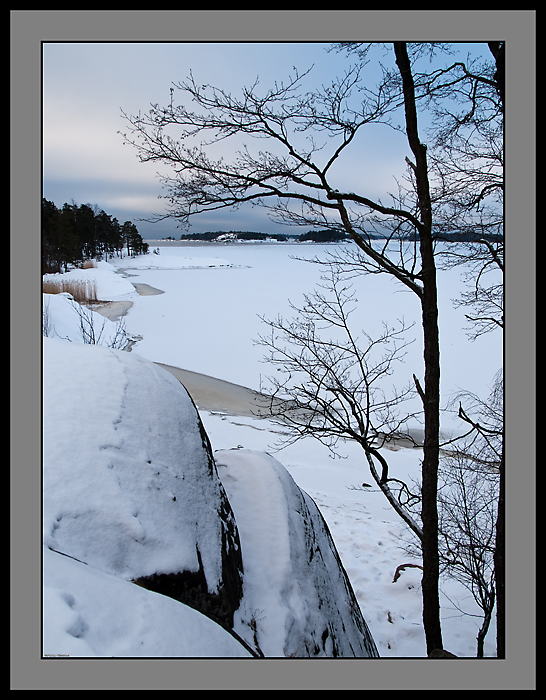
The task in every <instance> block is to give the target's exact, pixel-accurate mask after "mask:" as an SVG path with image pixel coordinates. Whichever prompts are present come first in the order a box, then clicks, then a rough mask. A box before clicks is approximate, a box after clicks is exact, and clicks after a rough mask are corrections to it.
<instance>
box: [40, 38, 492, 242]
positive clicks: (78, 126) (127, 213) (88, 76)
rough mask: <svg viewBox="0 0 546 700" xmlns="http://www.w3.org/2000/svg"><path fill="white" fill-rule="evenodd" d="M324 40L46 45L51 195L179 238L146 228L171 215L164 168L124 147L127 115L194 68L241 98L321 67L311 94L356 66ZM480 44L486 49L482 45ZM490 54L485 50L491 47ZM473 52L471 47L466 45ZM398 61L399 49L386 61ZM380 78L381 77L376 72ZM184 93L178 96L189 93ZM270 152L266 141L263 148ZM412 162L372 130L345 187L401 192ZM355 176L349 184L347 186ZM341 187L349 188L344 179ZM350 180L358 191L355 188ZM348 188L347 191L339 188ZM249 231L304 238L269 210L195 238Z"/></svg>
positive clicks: (46, 158) (398, 143)
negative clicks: (161, 174) (158, 216)
mask: <svg viewBox="0 0 546 700" xmlns="http://www.w3.org/2000/svg"><path fill="white" fill-rule="evenodd" d="M331 46H332V45H331V44H327V43H318V42H305V43H298V42H289V43H280V42H268V43H252V42H248V43H246V42H244V43H237V42H205V43H191V42H180V43H168V42H165V43H154V42H141V43H132V42H123V43H119V42H109V43H103V42H44V44H43V88H42V90H43V92H42V96H43V97H42V99H43V196H44V197H45V198H46V199H48V200H50V201H52V202H54V203H55V205H56V206H57V207H59V208H60V207H62V205H63V204H64V203H65V202H68V203H70V202H72V201H74V202H76V203H77V204H91V205H97V206H99V207H100V208H101V209H103V210H104V211H105V212H106V213H107V214H110V215H111V216H115V217H116V218H117V219H118V220H119V221H120V222H121V223H123V222H124V221H126V220H129V221H132V222H133V223H135V224H136V226H137V228H138V230H139V232H140V233H141V235H142V236H143V237H144V238H162V237H166V236H175V237H179V235H180V234H181V233H182V231H181V230H180V229H179V228H177V224H176V222H175V221H173V220H168V221H166V222H162V223H157V224H150V223H146V222H144V221H141V219H142V218H149V217H150V216H151V214H152V213H158V212H161V211H163V202H162V201H161V200H160V199H158V197H159V196H160V195H162V194H164V193H165V191H164V190H163V188H162V186H161V184H160V182H159V180H158V178H157V176H156V173H157V171H158V169H159V168H160V166H159V165H158V164H155V163H154V164H151V163H140V161H139V160H138V157H137V152H136V149H135V148H134V146H131V145H127V144H125V145H124V143H123V138H122V136H121V134H120V133H119V132H123V131H124V130H125V131H126V130H127V126H128V124H127V122H126V121H125V120H124V119H123V116H122V112H124V113H126V114H128V115H135V114H137V113H138V112H143V113H145V112H147V111H148V110H149V107H150V104H153V103H158V104H160V105H165V104H167V103H168V102H169V100H170V88H171V86H172V85H173V83H177V82H181V81H183V80H185V79H186V78H187V77H188V75H189V73H190V71H191V72H192V74H193V75H194V77H195V79H196V81H197V82H200V83H203V84H204V83H208V84H212V85H214V86H218V87H221V88H223V89H225V90H227V91H228V92H233V93H235V94H236V93H237V92H238V91H239V90H240V88H241V87H242V86H248V85H250V84H252V83H253V82H254V80H255V79H256V78H257V77H259V80H260V86H263V89H264V90H265V89H266V88H269V87H271V86H272V85H273V84H274V82H275V81H280V80H286V79H287V78H288V77H289V76H290V75H293V71H294V66H295V67H297V69H298V70H299V71H300V72H302V71H305V70H307V69H308V68H311V67H312V71H311V73H310V74H309V77H308V79H307V80H306V83H305V85H306V87H307V86H308V87H311V88H312V87H320V85H321V84H327V83H329V82H330V81H331V80H333V79H334V78H335V77H336V76H337V77H339V76H341V75H342V74H343V73H344V71H346V70H347V69H348V68H349V66H350V65H352V63H353V61H354V59H353V58H351V57H349V56H348V55H347V54H346V53H344V52H337V51H328V48H329V47H331ZM474 46H477V45H474ZM481 47H482V48H483V50H484V51H485V52H486V53H488V52H487V47H486V45H485V44H481ZM461 48H462V49H463V50H464V51H466V50H467V49H468V48H472V46H471V45H469V44H464V45H461ZM384 60H385V61H386V63H387V65H389V64H390V65H392V64H393V57H392V52H391V53H390V55H387V56H386V57H385V59H384ZM376 75H377V73H376ZM180 94H181V93H180V92H176V93H175V95H180ZM260 145H261V147H262V148H263V142H262V143H261V144H260ZM405 155H410V153H409V150H408V147H407V144H406V142H405V139H404V137H403V136H402V135H401V134H397V133H396V132H394V131H393V130H392V129H387V128H385V129H381V128H378V127H372V129H370V130H369V132H367V135H366V141H364V140H363V139H361V140H360V141H359V142H358V143H357V144H355V148H354V149H353V148H351V151H350V152H349V154H348V157H347V159H346V161H345V162H344V163H343V168H342V169H340V172H339V177H340V178H346V179H345V181H344V182H345V183H347V184H346V185H345V186H350V187H351V188H352V189H353V190H355V191H361V192H363V191H366V192H367V193H368V196H369V195H370V194H372V195H373V194H377V195H378V196H379V195H380V194H381V193H383V194H384V193H385V191H394V190H395V188H396V183H395V180H394V179H393V175H396V176H397V177H401V176H402V175H403V172H404V170H405V168H406V166H405V164H404V156H405ZM347 178H348V179H347ZM339 182H340V184H341V183H342V182H343V181H342V180H341V179H340V181H339ZM349 183H350V185H349ZM338 188H339V189H341V188H340V187H338ZM210 230H213V231H216V230H249V231H262V232H266V233H283V232H285V233H286V232H287V233H295V232H296V231H295V230H294V229H292V228H290V229H287V227H286V226H282V225H279V224H275V223H273V222H271V221H270V220H269V218H268V216H267V214H266V213H265V212H264V211H263V210H259V209H257V208H255V207H247V208H241V209H240V210H238V211H237V212H231V211H227V210H223V211H220V212H216V213H209V214H206V215H204V214H203V215H200V216H199V217H198V218H195V219H194V220H193V222H192V227H191V229H190V232H193V233H195V232H200V231H210Z"/></svg>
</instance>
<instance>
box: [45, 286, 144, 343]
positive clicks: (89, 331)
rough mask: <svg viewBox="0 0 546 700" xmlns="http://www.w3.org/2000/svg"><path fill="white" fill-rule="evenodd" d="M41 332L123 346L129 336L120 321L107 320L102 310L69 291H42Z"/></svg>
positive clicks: (82, 340)
mask: <svg viewBox="0 0 546 700" xmlns="http://www.w3.org/2000/svg"><path fill="white" fill-rule="evenodd" d="M42 315H43V333H42V334H43V335H45V336H47V337H49V338H58V339H61V340H69V341H70V342H72V343H89V340H90V337H93V338H94V340H95V343H93V344H96V345H106V346H108V347H117V348H123V347H125V346H126V345H127V343H128V342H129V341H130V340H131V337H130V336H129V335H128V334H127V332H126V330H125V327H124V325H123V324H120V323H117V322H115V321H110V320H109V319H107V318H105V317H104V316H102V315H101V314H99V313H97V312H96V311H93V309H90V308H87V307H85V306H82V305H81V304H78V303H77V302H76V301H74V297H73V296H72V295H71V294H69V293H68V292H61V293H59V294H42Z"/></svg>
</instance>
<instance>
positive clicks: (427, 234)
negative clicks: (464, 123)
mask: <svg viewBox="0 0 546 700" xmlns="http://www.w3.org/2000/svg"><path fill="white" fill-rule="evenodd" d="M394 51H395V55H396V63H397V65H398V68H399V71H400V75H401V77H402V85H403V91H404V106H405V113H406V133H407V136H408V142H409V145H410V147H411V150H412V152H413V154H414V156H415V164H411V165H412V168H413V171H414V173H415V180H416V186H417V198H418V204H419V210H420V221H421V226H420V227H419V238H420V250H421V264H422V282H423V294H422V296H421V308H422V319H423V338H424V361H425V388H424V414H425V439H424V445H423V466H422V511H421V519H422V524H423V539H422V553H423V581H422V587H423V626H424V629H425V637H426V642H427V653H430V652H431V651H432V650H433V649H442V648H443V644H442V630H441V624H440V598H439V592H438V583H439V576H440V557H439V552H438V506H437V495H438V461H439V433H440V343H439V330H438V303H437V291H436V264H435V260H434V249H433V242H432V209H431V201H430V189H429V181H428V166H427V155H426V150H427V149H426V146H425V145H424V144H422V143H421V142H420V140H419V132H418V128H417V109H416V106H415V86H414V82H413V76H412V72H411V64H410V61H409V57H408V53H407V48H406V44H405V43H403V42H395V43H394Z"/></svg>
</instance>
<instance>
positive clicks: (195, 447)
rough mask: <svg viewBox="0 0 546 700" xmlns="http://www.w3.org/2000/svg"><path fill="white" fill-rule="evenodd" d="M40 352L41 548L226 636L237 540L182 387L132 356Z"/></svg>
mask: <svg viewBox="0 0 546 700" xmlns="http://www.w3.org/2000/svg"><path fill="white" fill-rule="evenodd" d="M43 350H44V374H43V380H44V381H43V538H44V545H45V546H46V547H47V548H49V549H50V550H54V551H56V552H60V553H63V554H66V555H69V556H70V557H73V558H75V559H77V560H78V561H80V562H84V563H85V564H87V565H89V566H91V567H93V568H95V569H99V570H100V571H102V572H105V573H107V574H111V575H114V576H117V577H120V578H122V579H125V580H127V581H134V582H137V583H139V584H140V585H141V586H143V587H145V588H148V589H150V590H154V591H157V592H160V593H164V594H166V595H168V596H170V597H172V598H175V599H176V600H178V601H180V602H183V603H186V604H187V605H189V606H191V607H193V608H195V609H197V610H199V611H200V612H202V613H205V614H206V615H207V616H209V617H211V618H213V619H215V620H217V621H219V622H220V623H221V624H222V625H223V626H225V627H228V628H229V627H231V626H232V622H233V613H234V611H235V610H236V609H237V608H238V607H239V604H240V598H241V595H242V561H241V551H240V544H239V538H238V533H237V528H236V524H235V520H234V517H233V513H232V511H231V507H230V504H229V502H228V499H227V497H226V494H225V491H224V488H223V486H222V483H221V481H220V480H219V478H218V474H217V472H216V467H215V464H214V460H213V457H212V453H211V449H210V445H209V442H208V439H207V436H206V433H205V431H204V429H203V426H202V424H201V421H200V419H199V415H198V413H197V410H196V408H195V406H194V404H193V402H192V401H191V399H190V397H189V396H188V394H187V392H186V390H185V389H184V387H183V386H182V385H181V384H180V383H179V382H178V381H177V380H176V379H174V378H173V377H172V376H171V375H170V374H169V373H167V372H166V371H165V370H163V369H161V368H158V367H157V366H156V365H154V364H153V363H152V362H149V361H148V360H145V359H143V358H141V357H139V356H138V355H136V354H128V353H125V352H122V351H118V350H112V349H109V348H104V347H99V346H93V345H80V344H76V343H69V342H65V341H61V340H56V339H51V338H44V346H43Z"/></svg>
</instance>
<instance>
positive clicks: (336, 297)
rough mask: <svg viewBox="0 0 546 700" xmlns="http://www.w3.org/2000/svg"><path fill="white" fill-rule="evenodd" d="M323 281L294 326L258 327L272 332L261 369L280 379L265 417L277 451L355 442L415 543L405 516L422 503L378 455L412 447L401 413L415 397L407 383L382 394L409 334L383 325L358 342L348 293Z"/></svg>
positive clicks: (332, 279)
mask: <svg viewBox="0 0 546 700" xmlns="http://www.w3.org/2000/svg"><path fill="white" fill-rule="evenodd" d="M323 281H324V283H323V284H322V285H320V286H319V289H317V290H315V291H314V292H313V293H312V294H306V295H305V296H304V304H303V305H302V306H301V308H297V307H296V306H294V304H291V307H292V310H293V312H294V318H293V320H285V319H283V318H281V317H278V318H277V319H275V320H271V319H262V320H264V322H265V323H266V324H267V325H268V326H269V328H270V329H271V331H270V334H269V335H262V336H260V338H259V339H258V341H257V342H258V344H259V345H262V346H263V347H265V348H266V350H267V355H266V358H265V361H266V362H267V363H268V364H269V365H270V366H272V367H277V369H278V371H279V372H280V374H277V375H276V376H275V375H273V376H271V377H269V378H268V379H269V381H270V383H271V387H270V388H269V391H267V395H268V397H269V400H268V405H267V407H264V408H266V409H267V408H268V409H269V410H268V414H266V415H268V416H269V417H271V418H275V419H281V420H282V421H283V423H284V424H285V425H286V426H287V427H288V430H289V436H288V438H285V439H281V440H280V444H281V445H283V446H284V445H286V444H290V443H292V442H294V441H296V440H299V439H301V438H303V437H306V436H312V437H314V438H315V439H317V440H319V441H320V442H322V443H323V444H324V445H326V446H327V447H328V448H329V449H330V450H331V451H332V453H333V454H334V455H337V454H338V453H337V450H336V448H337V445H338V443H339V441H340V440H344V439H350V440H355V441H356V442H357V443H358V444H359V445H360V446H361V447H362V449H363V451H364V454H365V457H366V460H367V463H368V466H369V469H370V473H371V475H372V477H373V479H374V481H375V483H376V484H377V486H378V487H379V489H380V490H381V491H382V492H383V494H384V495H385V496H386V498H387V500H388V502H389V503H390V504H391V506H392V507H393V508H394V510H395V511H396V512H397V513H398V515H399V516H400V517H401V518H402V520H403V521H404V522H405V523H406V525H408V526H409V528H410V529H411V530H412V531H413V533H414V534H415V535H416V536H417V537H418V538H419V540H420V541H421V539H422V537H423V532H422V528H421V525H420V523H419V518H418V517H417V518H416V517H415V516H414V515H413V514H412V511H411V510H410V509H409V508H408V504H411V505H413V504H414V503H415V502H420V496H416V495H415V494H413V493H411V491H410V490H409V488H408V486H407V485H406V484H405V483H404V482H402V481H400V480H399V479H395V478H393V477H392V476H390V474H389V465H388V461H387V460H386V459H385V456H384V455H383V454H382V452H381V451H380V450H381V448H382V447H383V446H384V445H386V444H389V443H390V442H392V441H396V440H398V439H405V440H408V439H409V440H412V438H411V434H410V433H409V432H408V428H407V424H408V421H410V419H412V418H415V415H413V414H412V413H411V412H406V411H403V408H404V404H405V403H406V402H407V401H408V400H409V399H411V398H412V397H413V396H414V395H415V387H414V385H413V383H412V382H411V383H409V384H408V386H407V387H405V388H396V387H394V386H393V387H392V390H391V391H390V393H386V391H385V385H386V380H387V379H388V377H389V376H390V375H392V373H393V369H394V365H395V364H396V363H399V362H402V361H403V358H404V354H405V352H404V351H405V348H406V347H407V345H408V342H409V341H408V340H407V339H406V337H405V334H406V331H407V330H408V329H407V327H406V326H405V324H404V322H403V321H400V322H399V323H398V324H397V327H396V328H394V327H388V326H387V325H384V327H383V331H382V333H381V334H380V335H378V336H377V337H375V338H372V337H370V336H369V335H368V334H367V333H365V332H364V331H363V330H360V331H359V333H358V334H357V333H356V332H355V330H354V328H352V325H351V323H350V316H351V314H352V313H353V311H354V310H355V305H356V303H357V301H356V299H355V296H354V292H353V291H352V289H351V287H350V286H348V285H347V284H345V283H343V282H342V280H341V279H340V275H339V273H338V272H336V270H335V268H331V269H330V270H329V274H328V275H325V276H324V278H323ZM279 377H280V378H279Z"/></svg>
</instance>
